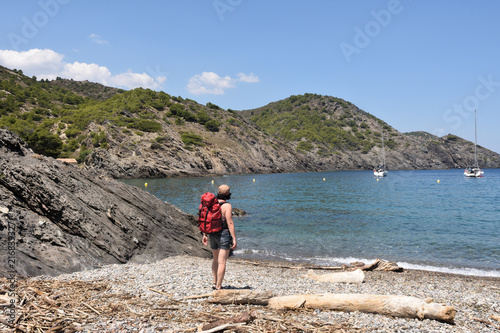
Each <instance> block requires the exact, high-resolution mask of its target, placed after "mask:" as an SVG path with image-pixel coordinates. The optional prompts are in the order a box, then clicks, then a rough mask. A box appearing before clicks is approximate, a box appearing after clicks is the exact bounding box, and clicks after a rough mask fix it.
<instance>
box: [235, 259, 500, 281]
mask: <svg viewBox="0 0 500 333" xmlns="http://www.w3.org/2000/svg"><path fill="white" fill-rule="evenodd" d="M240 255H242V256H243V257H239V256H240ZM235 258H236V259H241V260H249V261H252V260H257V261H270V262H273V261H274V262H282V263H287V264H295V265H311V266H316V267H329V266H331V265H330V263H329V264H325V265H320V264H317V263H313V262H311V260H307V259H299V258H294V259H284V258H275V259H268V258H264V257H263V256H255V257H252V255H249V256H247V255H246V254H243V253H236V257H235ZM337 259H340V260H337V261H335V262H336V263H337V266H342V265H349V264H350V263H351V262H364V263H366V264H368V263H371V262H373V261H375V260H377V259H361V258H345V259H343V258H337ZM381 259H382V260H385V261H388V260H386V259H384V258H381ZM395 263H396V264H397V265H398V266H400V267H402V268H403V269H405V270H415V271H426V272H435V273H447V274H456V275H464V276H477V277H493V278H500V270H495V269H480V268H473V267H454V268H450V267H446V266H435V265H425V264H413V263H410V262H406V261H395ZM332 267H333V266H332Z"/></svg>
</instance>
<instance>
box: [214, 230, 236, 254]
mask: <svg viewBox="0 0 500 333" xmlns="http://www.w3.org/2000/svg"><path fill="white" fill-rule="evenodd" d="M208 236H209V238H210V248H211V249H212V250H219V249H220V250H230V249H231V246H232V245H233V237H231V233H230V232H229V230H228V229H222V230H221V231H219V232H215V233H213V234H209V235H208Z"/></svg>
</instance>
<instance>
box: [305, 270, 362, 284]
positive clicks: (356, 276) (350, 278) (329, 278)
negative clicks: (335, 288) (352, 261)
mask: <svg viewBox="0 0 500 333" xmlns="http://www.w3.org/2000/svg"><path fill="white" fill-rule="evenodd" d="M304 277H306V278H308V279H312V280H314V281H319V282H331V283H363V281H364V280H365V273H364V272H363V271H362V270H361V269H357V270H355V271H352V272H335V273H327V274H316V273H315V272H314V271H313V270H309V271H308V272H307V274H306V275H304Z"/></svg>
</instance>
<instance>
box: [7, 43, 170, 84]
mask: <svg viewBox="0 0 500 333" xmlns="http://www.w3.org/2000/svg"><path fill="white" fill-rule="evenodd" d="M63 58H64V55H62V54H59V53H57V52H55V51H53V50H49V49H43V50H40V49H32V50H29V51H22V52H17V51H11V50H0V65H2V66H5V67H8V68H11V69H20V70H22V71H23V73H24V74H25V75H28V76H32V75H34V76H36V77H37V78H38V79H49V80H53V79H55V78H56V77H58V76H59V77H62V78H67V79H73V80H76V81H85V80H88V81H91V82H97V83H101V84H104V85H108V86H113V87H121V88H126V89H133V88H138V87H143V88H150V89H161V88H162V85H163V84H164V83H165V81H166V80H167V78H166V77H165V76H158V77H156V78H154V77H152V76H150V75H148V74H146V73H142V74H140V73H133V72H131V71H129V72H126V73H120V74H117V75H112V74H111V72H110V71H109V69H108V68H106V67H104V66H99V65H97V64H87V63H81V62H78V61H75V62H73V63H68V62H65V61H64V60H63Z"/></svg>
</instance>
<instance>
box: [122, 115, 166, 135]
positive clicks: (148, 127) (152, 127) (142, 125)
mask: <svg viewBox="0 0 500 333" xmlns="http://www.w3.org/2000/svg"><path fill="white" fill-rule="evenodd" d="M129 121H130V122H129V123H128V124H127V127H128V128H134V129H137V130H140V131H144V132H158V131H161V129H162V127H161V124H160V123H158V122H156V121H153V120H148V119H135V118H134V119H129Z"/></svg>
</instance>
